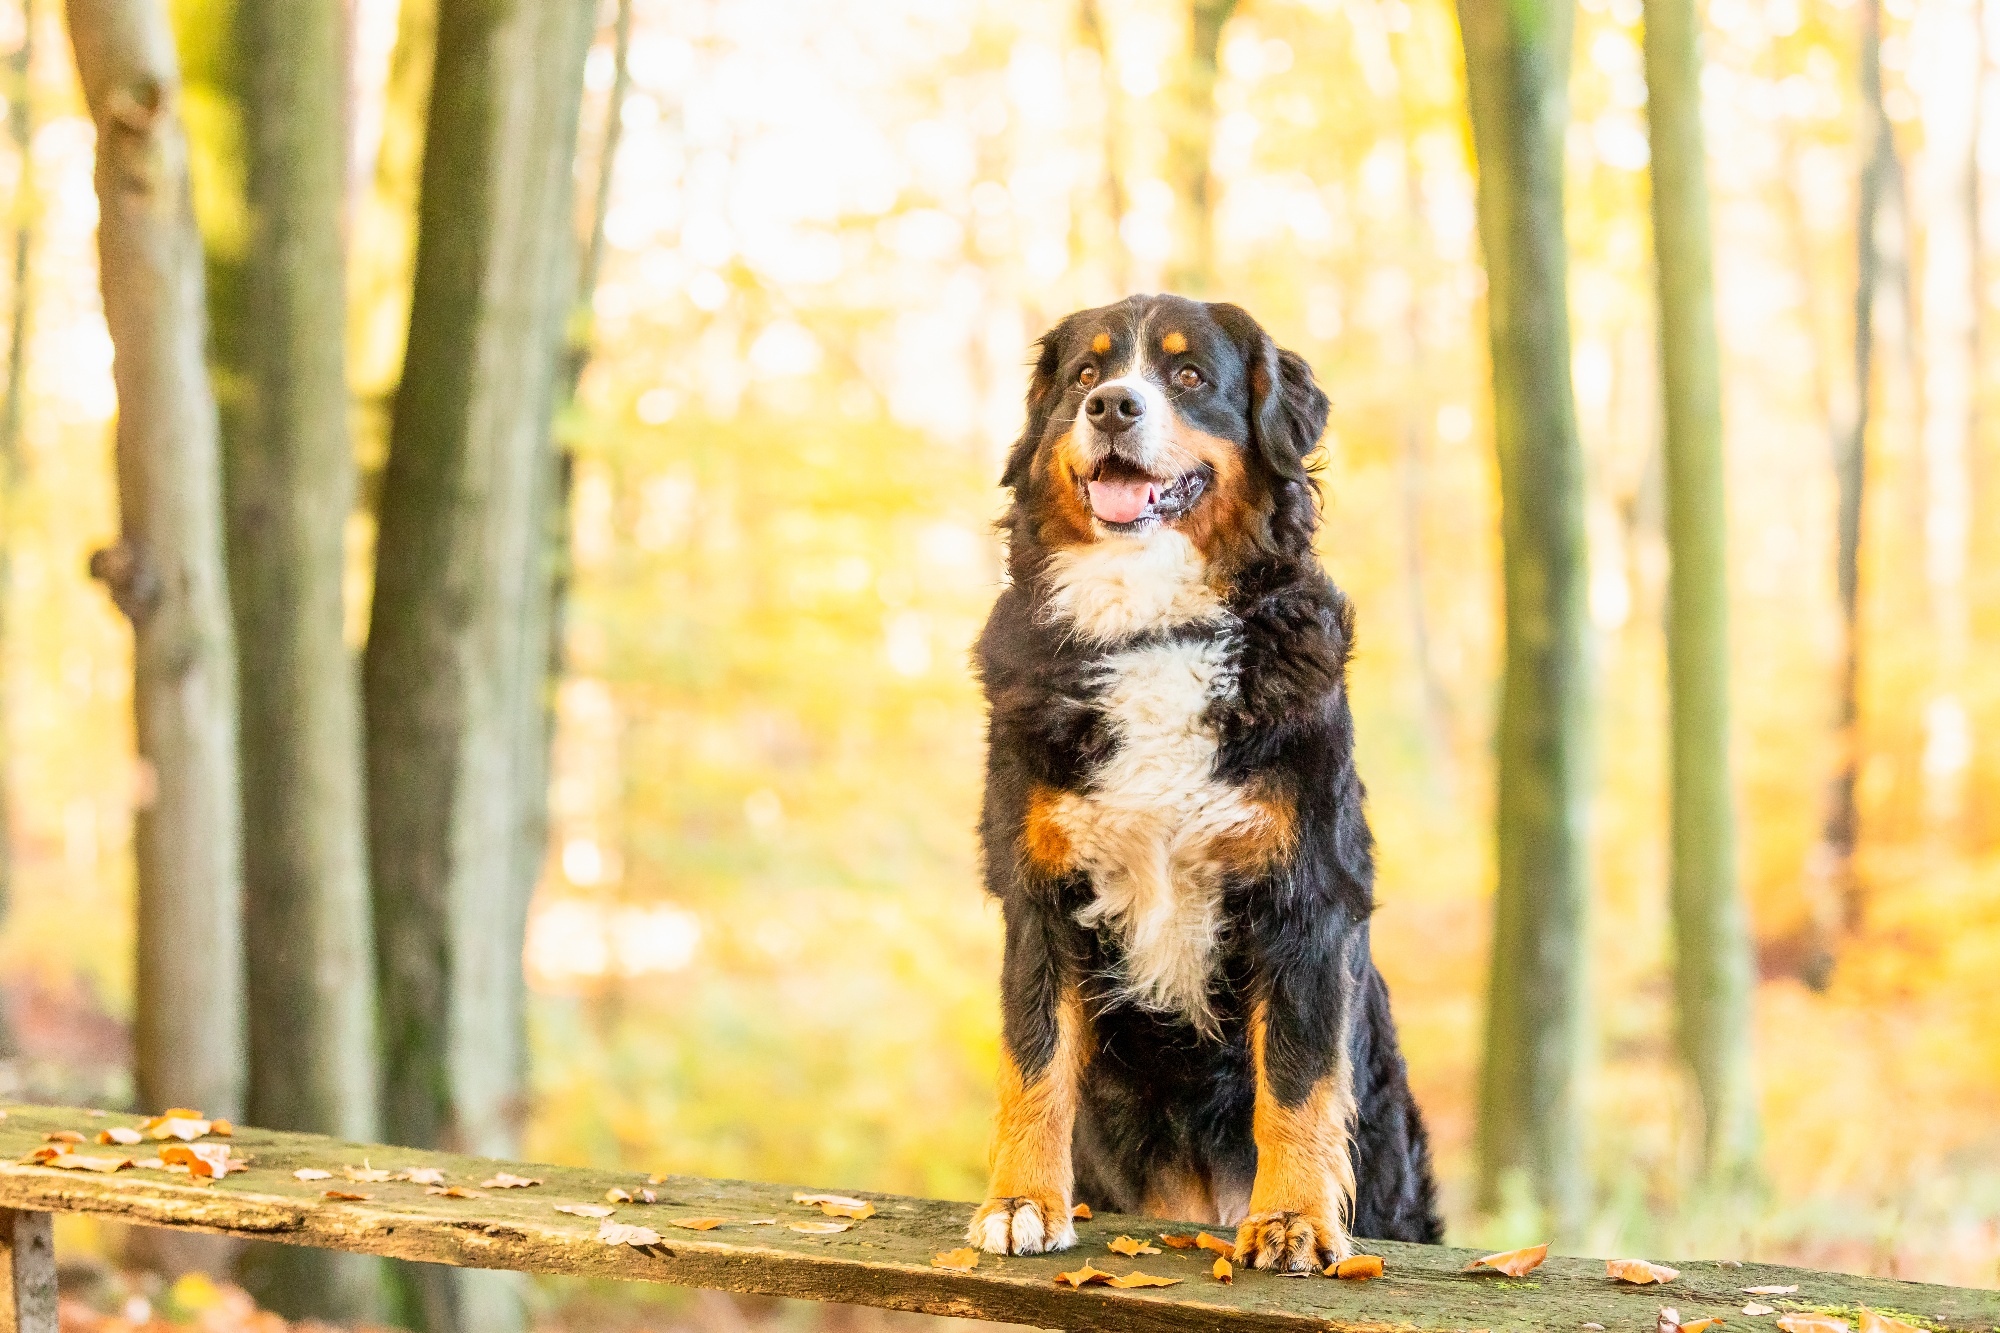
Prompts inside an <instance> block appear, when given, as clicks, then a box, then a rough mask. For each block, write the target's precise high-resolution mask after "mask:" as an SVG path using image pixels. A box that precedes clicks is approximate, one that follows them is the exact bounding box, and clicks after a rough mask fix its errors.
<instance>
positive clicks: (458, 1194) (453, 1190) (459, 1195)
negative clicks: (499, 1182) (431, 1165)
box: [424, 1185, 486, 1199]
mask: <svg viewBox="0 0 2000 1333" xmlns="http://www.w3.org/2000/svg"><path fill="white" fill-rule="evenodd" d="M424 1193H426V1194H436V1195H439V1196H440V1197H442V1198H446V1199H483V1198H485V1197H486V1196H485V1195H484V1194H481V1193H480V1192H479V1191H478V1190H469V1189H467V1188H466V1187H465V1186H463V1185H430V1186H426V1187H425V1189H424Z"/></svg>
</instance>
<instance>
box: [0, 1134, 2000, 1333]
mask: <svg viewBox="0 0 2000 1333" xmlns="http://www.w3.org/2000/svg"><path fill="white" fill-rule="evenodd" d="M137 1124H138V1121H137V1120H136V1119H135V1118H134V1117H131V1116H118V1115H112V1116H101V1115H100V1116H91V1115H90V1114H88V1113H86V1112H84V1111H79V1110H70V1109H65V1108H50V1107H10V1108H9V1109H8V1113H7V1118H6V1119H4V1120H0V1162H4V1163H7V1164H0V1207H9V1208H17V1209H27V1210H32V1211H36V1212H42V1213H49V1212H69V1213H87V1214H90V1215H93V1216H96V1217H101V1218H105V1219H108V1220H112V1221H119V1222H128V1223H136V1224H139V1225H142V1226H159V1227H171V1228H175V1229H179V1230H188V1231H205V1232H216V1233H221V1234H226V1235H234V1236H242V1237H246V1238H250V1239H257V1240H273V1241H281V1242H284V1243H287V1244H293V1245H312V1246H318V1247H321V1248H325V1249H336V1250H351V1251H355V1252H359V1253H364V1254H380V1255H387V1256H390V1257H393V1258H399V1259H418V1260H424V1261H427V1262H430V1263H444V1264H457V1265H461V1266H466V1267H475V1268H504V1269H514V1270H517V1271H520V1272H527V1273H559V1274H568V1275H575V1276H587V1277H609V1278H623V1279H628V1280H632V1281H642V1282H668V1283H673V1284H675V1285H677V1286H687V1287H713V1288H717V1289H720V1290H724V1291H739V1292H755V1293H759V1294H763V1295H772V1296H791V1297H798V1298H802V1299H806V1300H820V1301H840V1302H845V1303H847V1304H852V1305H875V1306H883V1307H886V1308H889V1309H897V1310H916V1311H922V1312H924V1313H927V1314H940V1315H955V1316H959V1317H963V1318H970V1319H992V1320H1001V1321H1005V1322H1009V1323H1018V1324H1031V1325H1035V1326H1038V1327H1042V1328H1063V1329H1071V1330H1105V1331H1106V1333H1168V1331H1169V1330H1184V1329H1188V1328H1191V1327H1198V1328H1201V1329H1203V1330H1209V1329H1226V1330H1236V1329H1245V1330H1248V1329H1257V1330H1285V1331H1287V1333H1306V1331H1307V1330H1311V1331H1312V1333H1378V1331H1380V1333H1386V1331H1387V1330H1390V1329H1401V1328H1411V1327H1415V1328H1423V1329H1435V1330H1466V1331H1467V1333H1470V1331H1471V1330H1490V1329H1509V1330H1517V1329H1518V1330H1546V1331H1547V1333H1576V1330H1577V1329H1578V1328H1579V1327H1580V1326H1581V1325H1583V1324H1585V1323H1597V1324H1602V1325H1604V1327H1605V1329H1606V1330H1608V1333H1653V1330H1654V1328H1655V1326H1656V1324H1657V1322H1658V1315H1659V1309H1660V1307H1661V1306H1662V1305H1671V1306H1674V1307H1676V1308H1678V1309H1679V1310H1680V1312H1681V1317H1682V1318H1683V1320H1693V1319H1696V1318H1700V1317H1703V1316H1710V1315H1713V1316H1717V1317H1726V1318H1728V1319H1729V1320H1730V1327H1731V1329H1732V1330H1735V1333H1748V1331H1750V1330H1755V1331H1756V1333H1776V1330H1775V1326H1774V1324H1773V1322H1772V1317H1763V1318H1745V1317H1744V1316H1743V1315H1742V1314H1741V1313H1740V1309H1741V1307H1742V1305H1743V1304H1744V1303H1745V1302H1746V1301H1747V1300H1749V1299H1750V1298H1749V1297H1748V1296H1746V1295H1744V1294H1743V1292H1742V1289H1743V1288H1744V1287H1751V1286H1762V1285H1796V1286H1797V1287H1798V1291H1797V1292H1796V1293H1795V1294H1791V1295H1786V1296H1774V1297H1767V1298H1765V1300H1766V1302H1767V1303H1768V1304H1770V1305H1773V1306H1775V1307H1777V1310H1778V1312H1779V1313H1783V1312H1785V1311H1788V1310H1818V1311H1836V1312H1840V1313H1842V1314H1843V1315H1844V1316H1845V1317H1847V1318H1848V1319H1849V1320H1850V1322H1853V1320H1854V1318H1855V1314H1856V1311H1857V1310H1858V1309H1859V1308H1860V1307H1862V1306H1867V1307H1869V1308H1871V1309H1875V1310H1880V1311H1884V1312H1894V1313H1895V1314H1896V1315H1897V1316H1898V1317H1899V1318H1903V1319H1906V1320H1908V1321H1910V1322H1912V1323H1916V1324H1920V1325H1922V1326H1924V1327H1927V1328H1931V1329H1935V1330H1939V1331H1940V1333H1990V1331H1991V1330H1995V1329H2000V1291H1971V1290H1962V1289H1958V1288H1953V1287H1938V1286H1926V1285H1923V1284H1920V1283H1914V1282H1888V1281H1880V1280H1876V1279H1869V1278H1855V1277H1848V1276H1845V1275H1841V1274H1834V1273H1818V1272H1810V1271H1806V1270H1802V1269H1790V1268H1779V1267H1775V1266H1772V1265H1767V1264H1747V1265H1744V1266H1742V1267H1729V1266H1725V1265H1721V1264H1717V1263H1714V1262H1706V1261H1704V1262H1689V1263H1684V1264H1679V1265H1676V1266H1677V1267H1679V1268H1680V1269H1681V1275H1680V1276H1679V1277H1678V1278H1677V1279H1676V1280H1675V1281H1673V1282H1672V1283H1670V1284H1668V1285H1667V1286H1665V1287H1657V1288H1656V1287H1644V1288H1638V1287H1629V1286H1626V1285H1624V1284H1622V1283H1618V1282H1613V1281H1612V1280H1611V1279H1609V1278H1608V1277H1607V1276H1606V1275H1605V1271H1604V1264H1603V1262H1602V1261H1601V1260H1596V1259H1572V1258H1556V1259H1551V1260H1549V1261H1548V1263H1546V1264H1545V1265H1543V1266H1542V1267H1541V1268H1539V1269H1537V1270H1536V1271H1535V1272H1534V1273H1532V1274H1530V1275H1529V1276H1528V1277H1527V1278H1524V1279H1509V1278H1502V1277H1498V1276H1497V1275H1491V1274H1488V1275H1484V1276H1481V1275H1472V1274H1466V1273H1464V1272H1461V1271H1460V1270H1461V1269H1462V1268H1463V1267H1464V1265H1465V1263H1466V1262H1467V1260H1468V1259H1470V1258H1472V1257H1473V1255H1474V1252H1473V1251H1469V1250H1460V1249H1450V1248H1447V1247H1444V1246H1427V1245H1397V1244H1390V1243H1387V1242H1373V1243H1369V1244H1368V1245H1367V1246H1366V1248H1367V1249H1368V1250H1369V1251H1370V1252H1372V1253H1377V1254H1380V1255H1381V1256H1382V1257H1383V1259H1384V1262H1385V1264H1386V1267H1387V1272H1386V1274H1385V1276H1383V1277H1381V1278H1378V1279H1376V1280H1374V1281H1372V1282H1341V1281H1336V1280H1332V1279H1328V1278H1322V1277H1310V1278H1299V1279H1285V1278H1279V1277H1274V1276H1272V1275H1270V1274H1268V1273H1251V1272H1243V1271H1241V1270H1239V1271H1238V1272H1237V1273H1236V1274H1235V1282H1234V1284H1233V1285H1229V1286H1224V1285H1223V1284H1221V1283H1219V1282H1217V1281H1215V1280H1214V1278H1213V1277H1211V1276H1210V1266H1211V1264H1212V1263H1213V1262H1214V1257H1215V1256H1214V1255H1212V1254H1208V1253H1206V1252H1204V1251H1200V1250H1192V1251H1176V1250H1172V1249H1167V1250H1164V1252H1163V1253H1160V1254H1157V1255H1145V1256H1141V1257H1138V1258H1130V1259H1128V1258H1125V1257H1122V1256H1120V1255H1116V1254H1113V1253H1111V1252H1110V1251H1109V1250H1108V1249H1107V1244H1108V1242H1110V1241H1111V1240H1113V1239H1115V1238H1116V1237H1118V1236H1120V1235H1130V1236H1135V1237H1152V1236H1157V1235H1159V1234H1160V1232H1161V1231H1163V1230H1186V1228H1181V1227H1174V1226H1171V1225H1169V1224H1163V1223H1161V1222H1158V1221H1153V1220H1146V1219H1140V1218H1132V1217H1109V1216H1099V1217H1098V1218H1096V1219H1094V1220H1092V1221H1088V1222H1083V1223H1080V1224H1079V1225H1078V1227H1077V1238H1078V1239H1077V1246H1076V1248H1075V1249H1073V1250H1070V1251H1068V1252H1066V1253H1064V1254H1059V1255H1039V1256H1036V1257H1033V1258H1012V1259H1006V1258H996V1257H994V1256H992V1255H985V1256H982V1257H981V1259H980V1261H979V1266H978V1268H976V1269H974V1270H973V1271H972V1272H969V1273H957V1272H950V1271H946V1270H943V1269H939V1268H935V1267H933V1266H932V1264H931V1257H932V1255H934V1254H936V1253H938V1252H939V1251H943V1250H950V1249H955V1248H957V1247H958V1246H959V1245H961V1244H962V1243H963V1242H962V1240H961V1239H960V1237H961V1236H962V1235H963V1233H964V1230H965V1225H966V1222H967V1220H968V1219H969V1218H970V1216H971V1213H972V1206H971V1205H970V1204H964V1203H947V1202H940V1201H938V1200H934V1199H910V1198H901V1197H897V1196H894V1195H885V1194H880V1193H875V1192H871V1191H857V1190H852V1189H845V1190H842V1191H840V1192H841V1193H843V1194H851V1195H855V1196H857V1197H860V1198H863V1199H867V1200H869V1201H871V1202H872V1203H873V1204H874V1206H875V1208H876V1209H877V1210H878V1211H877V1213H876V1215H875V1216H873V1217H870V1218H867V1219H865V1220H863V1221H860V1222H857V1223H856V1224H855V1225H854V1226H852V1227H851V1228H850V1229H848V1230H845V1231H841V1232H838V1233H834V1234H812V1233H809V1232H802V1231H797V1230H794V1229H792V1227H791V1225H790V1224H792V1223H812V1222H826V1221H829V1220H831V1219H828V1218H826V1217H825V1216H823V1215H822V1214H821V1212H820V1211H819V1210H818V1209H816V1208H812V1207H808V1206H803V1205H800V1204H798V1203H795V1202H794V1201H793V1197H792V1196H793V1194H794V1192H795V1191H794V1190H793V1189H791V1188H790V1187H788V1186H779V1185H766V1184H754V1183H747V1182H743V1181H729V1180H705V1179H701V1178H698V1177H692V1176H669V1177H665V1178H663V1179H662V1180H660V1181H659V1183H657V1184H653V1185H649V1184H648V1183H647V1182H648V1177H647V1176H646V1175H645V1173H643V1172H638V1171H595V1170H583V1169H579V1168H576V1167H562V1166H523V1165H520V1164H518V1163H507V1162H496V1161H490V1160H486V1159H481V1158H474V1157H460V1156H454V1155H452V1154H450V1153H440V1152H426V1151H420V1150H417V1149H411V1148H390V1147H382V1146H379V1145H369V1144H355V1143H342V1142H338V1141H336V1140H333V1139H327V1138H322V1137H320V1136H318V1135H312V1134H280V1133H275V1132H271V1131H266V1130H253V1129H239V1130H237V1131H236V1134H235V1136H234V1137H233V1138H231V1139H228V1140H219V1141H220V1142H227V1143H229V1145H230V1147H231V1151H232V1154H233V1155H235V1156H238V1157H247V1158H248V1159H249V1160H250V1167H249V1169H248V1170H245V1171H241V1172H237V1173H233V1174H231V1175H229V1176H228V1177H227V1178H226V1179H225V1180H223V1181H219V1182H205V1183H204V1182H196V1181H193V1180H191V1179H189V1177H187V1176H186V1175H179V1174H173V1173H170V1172H167V1171H164V1170H159V1169H153V1168H140V1167H130V1168H126V1169H123V1170H120V1171H117V1172H114V1173H110V1174H99V1173H95V1172H90V1171H82V1170H58V1169H55V1168H52V1167H49V1166H43V1165H21V1164H14V1163H18V1162H19V1159H21V1158H23V1157H26V1156H28V1155H30V1154H31V1153H33V1152H34V1151H35V1150H36V1149H38V1148H40V1147H42V1146H43V1143H44V1135H47V1134H49V1133H53V1132H57V1131H61V1130H77V1131H80V1132H82V1133H84V1134H85V1135H86V1137H89V1138H95V1136H96V1135H97V1134H98V1133H99V1132H100V1131H102V1130H104V1129H107V1128H110V1127H113V1126H136V1125H137ZM159 1146H160V1145H158V1144H154V1143H151V1142H148V1143H147V1144H145V1145H144V1146H143V1147H139V1148H118V1147H97V1146H94V1145H91V1146H85V1145H78V1147H77V1148H76V1151H77V1152H79V1153H85V1154H93V1155H111V1156H113V1157H114V1158H115V1157H122V1156H131V1157H134V1158H138V1159H141V1160H143V1159H145V1158H147V1157H148V1156H149V1155H150V1154H151V1153H153V1152H154V1151H156V1150H157V1148H158V1147H159ZM350 1167H351V1168H354V1169H355V1171H356V1173H358V1174H360V1175H363V1176H364V1177H365V1176H366V1175H368V1174H369V1173H370V1172H373V1171H388V1172H390V1173H391V1174H399V1173H403V1172H406V1171H409V1170H411V1169H414V1168H424V1167H429V1168H434V1169H436V1170H437V1171H439V1172H441V1173H442V1174H443V1177H444V1180H445V1182H446V1184H447V1185H448V1186H458V1187H462V1188H464V1189H466V1190H469V1191H471V1192H472V1193H473V1194H475V1195H477V1196H478V1197H469V1198H468V1197H452V1196H449V1195H440V1194H435V1193H429V1192H427V1191H429V1190H433V1189H437V1188H440V1187H439V1186H434V1185H426V1184H424V1183H423V1182H422V1181H420V1180H417V1181H412V1180H368V1179H361V1180H351V1179H350V1178H349V1171H348V1168H350ZM302 1169H303V1170H307V1171H327V1172H330V1173H331V1176H330V1178H327V1179H310V1178H309V1179H306V1180H300V1179H298V1178H297V1176H296V1175H295V1173H296V1172H298V1171H300V1170H302ZM502 1171H505V1172H509V1173H511V1174H513V1175H517V1176H522V1177H526V1178H529V1179H534V1180H539V1181H540V1182H541V1183H540V1184H538V1185H534V1186H530V1187H528V1188H521V1189H503V1188H495V1187H488V1186H484V1185H483V1184H482V1182H484V1181H488V1180H493V1179H495V1178H496V1176H497V1174H498V1173H499V1172H502ZM646 1189H651V1190H652V1191H653V1192H654V1197H655V1199H656V1202H654V1203H652V1204H645V1203H639V1202H634V1203H624V1202H619V1203H617V1204H616V1205H615V1211H614V1213H613V1216H612V1219H611V1220H612V1221H614V1222H617V1223H624V1224H630V1225H635V1226H644V1227H648V1228H651V1229H652V1230H653V1231H654V1232H655V1233H657V1235H658V1236H659V1241H658V1243H657V1244H647V1245H645V1246H633V1245H629V1244H606V1243H604V1242H603V1241H601V1240H600V1239H599V1238H598V1228H599V1220H598V1219H596V1218H590V1217H579V1216H576V1215H573V1214H568V1213H561V1212H558V1211H556V1206H557V1205H559V1204H561V1205H570V1206H574V1205H578V1204H603V1203H605V1200H606V1194H607V1192H608V1191H611V1190H623V1191H625V1192H627V1193H628V1194H630V1195H632V1196H633V1197H634V1198H635V1199H639V1198H643V1197H644V1196H643V1195H642V1194H641V1191H642V1190H646ZM329 1190H332V1191H334V1192H335V1193H339V1194H350V1195H354V1194H358V1195H365V1196H366V1197H365V1198H358V1199H355V1198H345V1199H343V1198H332V1197H328V1191H329ZM705 1218H715V1219H721V1221H722V1225H721V1226H719V1227H716V1228H714V1229H712V1230H689V1229H686V1228H684V1227H677V1226H675V1225H674V1224H675V1223H676V1222H687V1221H695V1220H700V1219H705ZM1212 1230H1215V1231H1217V1232H1218V1233H1220V1232H1221V1229H1220V1228H1212ZM1646 1257H1649V1258H1657V1257H1658V1256H1646ZM1086 1260H1087V1261H1089V1262H1090V1263H1091V1264H1092V1265H1093V1266H1095V1267H1097V1268H1099V1269H1102V1270H1105V1271H1108V1272H1112V1273H1117V1274H1120V1275H1123V1274H1126V1273H1130V1272H1133V1271H1135V1270H1137V1271H1140V1272H1145V1273H1150V1274H1155V1275H1158V1276H1161V1277H1171V1278H1179V1279H1181V1281H1180V1283H1179V1285H1176V1286H1172V1287H1166V1288H1160V1289H1155V1290H1123V1291H1120V1290H1111V1289H1108V1288H1105V1287H1101V1286H1094V1287H1085V1288H1084V1289H1082V1290H1081V1291H1073V1290H1070V1289H1069V1288H1067V1287H1064V1286H1060V1285H1058V1284H1057V1283H1056V1282H1055V1281H1054V1280H1053V1279H1054V1277H1055V1275H1056V1274H1057V1273H1059V1272H1066V1271H1070V1270H1073V1269H1076V1268H1078V1267H1080V1266H1082V1264H1083V1263H1084V1262H1085V1261H1086ZM1668 1262H1671V1261H1668ZM24 1327H32V1325H29V1326H24ZM36 1333H41V1330H36Z"/></svg>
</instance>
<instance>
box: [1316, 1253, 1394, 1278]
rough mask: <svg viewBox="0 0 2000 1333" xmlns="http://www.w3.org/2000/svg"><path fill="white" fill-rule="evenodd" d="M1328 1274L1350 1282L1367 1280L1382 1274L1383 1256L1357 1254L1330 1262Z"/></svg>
mask: <svg viewBox="0 0 2000 1333" xmlns="http://www.w3.org/2000/svg"><path fill="white" fill-rule="evenodd" d="M1326 1275H1327V1276H1328V1277H1337V1278H1342V1279H1345V1280H1346V1281H1349V1282H1366V1281H1367V1280H1368V1279H1369V1278H1371V1277H1381V1276H1382V1257H1381V1256H1380V1255H1375V1254H1357V1255H1355V1256H1354V1257H1353V1258H1351V1259H1342V1260H1341V1261H1340V1262H1339V1263H1336V1264H1328V1265H1327V1268H1326Z"/></svg>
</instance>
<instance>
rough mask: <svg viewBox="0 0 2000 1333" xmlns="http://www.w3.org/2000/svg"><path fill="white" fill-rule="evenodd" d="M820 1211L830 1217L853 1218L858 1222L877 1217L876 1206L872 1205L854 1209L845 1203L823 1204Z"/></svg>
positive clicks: (865, 1204)
mask: <svg viewBox="0 0 2000 1333" xmlns="http://www.w3.org/2000/svg"><path fill="white" fill-rule="evenodd" d="M819 1210H820V1211H821V1212H822V1213H825V1214H826V1215H827V1216H828V1217H851V1218H853V1219H854V1220H855V1221H857V1222H859V1221H861V1220H862V1219H863V1218H868V1217H873V1216H875V1205H874V1204H872V1203H864V1204H861V1205H860V1206H859V1207H852V1208H850V1207H849V1206H848V1205H846V1204H844V1203H823V1204H821V1205H820V1206H819Z"/></svg>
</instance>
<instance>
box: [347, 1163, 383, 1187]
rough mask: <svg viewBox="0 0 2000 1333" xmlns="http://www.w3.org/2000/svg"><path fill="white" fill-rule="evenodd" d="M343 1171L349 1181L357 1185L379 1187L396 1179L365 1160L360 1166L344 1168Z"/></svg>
mask: <svg viewBox="0 0 2000 1333" xmlns="http://www.w3.org/2000/svg"><path fill="white" fill-rule="evenodd" d="M341 1170H342V1173H343V1174H345V1175H346V1177H347V1178H348V1179H349V1180H351V1181H353V1182H354V1183H355V1184H357V1185H379V1184H381V1183H382V1182H383V1181H385V1180H394V1179H395V1178H396V1177H395V1176H394V1175H393V1174H391V1173H390V1172H387V1171H384V1170H382V1168H380V1167H376V1166H370V1165H368V1163H367V1162H366V1161H365V1160H364V1161H363V1162H362V1163H361V1165H360V1166H349V1167H343V1168H341Z"/></svg>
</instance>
